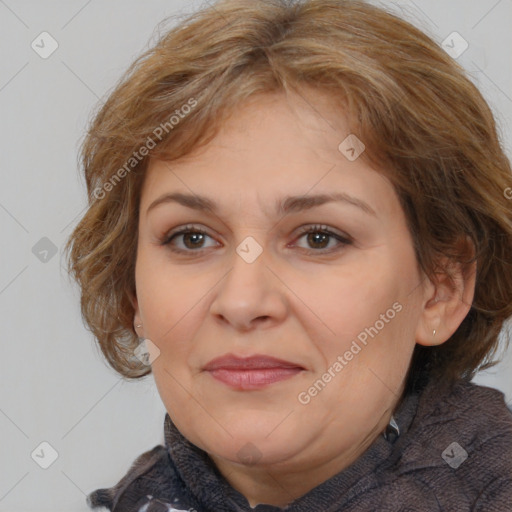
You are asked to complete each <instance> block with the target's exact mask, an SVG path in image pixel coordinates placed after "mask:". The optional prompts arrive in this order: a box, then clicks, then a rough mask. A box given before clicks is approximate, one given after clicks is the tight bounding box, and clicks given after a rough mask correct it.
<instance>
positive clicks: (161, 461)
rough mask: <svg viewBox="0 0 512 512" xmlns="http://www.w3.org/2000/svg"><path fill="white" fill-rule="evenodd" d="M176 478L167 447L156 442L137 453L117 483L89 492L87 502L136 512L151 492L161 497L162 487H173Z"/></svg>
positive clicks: (97, 505)
mask: <svg viewBox="0 0 512 512" xmlns="http://www.w3.org/2000/svg"><path fill="white" fill-rule="evenodd" d="M176 479H177V476H176V474H175V471H174V467H173V466H172V465H171V464H169V454H168V451H167V449H166V448H165V446H162V445H157V446H155V447H154V448H153V449H151V450H148V451H147V452H144V453H143V454H141V455H139V456H138V457H137V458H136V459H135V460H134V462H133V463H132V464H131V466H130V468H129V470H128V471H127V473H126V474H125V475H124V476H123V478H121V480H119V482H118V483H117V484H116V485H114V486H113V487H109V488H102V489H97V490H95V491H93V492H91V493H90V494H89V495H88V496H87V505H88V506H89V507H90V508H97V507H106V508H107V509H108V510H110V511H118V510H123V511H130V512H132V511H133V512H138V511H139V510H143V509H144V505H145V504H146V503H148V500H149V501H150V500H151V498H152V497H153V496H154V495H156V496H160V495H161V494H162V492H163V490H165V489H169V487H171V488H172V486H173V483H174V482H175V481H176Z"/></svg>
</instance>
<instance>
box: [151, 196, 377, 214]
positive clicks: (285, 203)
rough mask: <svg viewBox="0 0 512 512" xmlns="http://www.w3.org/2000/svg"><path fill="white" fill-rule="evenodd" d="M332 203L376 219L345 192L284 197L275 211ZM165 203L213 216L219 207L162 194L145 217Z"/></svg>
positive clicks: (199, 198) (202, 199) (201, 198)
mask: <svg viewBox="0 0 512 512" xmlns="http://www.w3.org/2000/svg"><path fill="white" fill-rule="evenodd" d="M332 202H342V203H346V204H349V205H352V206H355V207H357V208H359V209H361V210H362V211H364V212H365V213H367V214H369V215H372V216H374V217H377V214H376V213H375V210H374V209H373V208H372V207H371V206H370V205H369V204H368V203H365V202H364V201H362V200H361V199H358V198H357V197H354V196H351V195H350V194H347V193H345V192H337V193H331V194H317V195H306V196H286V197H284V198H282V199H280V200H278V201H277V203H276V208H275V209H276V213H277V214H282V215H286V214H288V213H294V212H301V211H304V210H309V209H311V208H314V207H316V206H321V205H323V204H326V203H332ZM166 203H178V204H181V205H182V206H185V207H187V208H190V209H192V210H197V211H205V212H210V213H214V214H217V213H218V211H219V206H218V205H217V203H215V201H213V200H212V199H210V198H208V197H205V196H201V195H197V194H183V193H181V192H173V193H169V194H164V195H162V196H160V197H159V198H157V199H155V200H154V201H153V202H152V203H151V204H150V205H149V207H148V209H147V210H146V215H147V214H148V213H149V212H150V211H151V210H152V209H153V208H155V207H157V206H158V205H161V204H166Z"/></svg>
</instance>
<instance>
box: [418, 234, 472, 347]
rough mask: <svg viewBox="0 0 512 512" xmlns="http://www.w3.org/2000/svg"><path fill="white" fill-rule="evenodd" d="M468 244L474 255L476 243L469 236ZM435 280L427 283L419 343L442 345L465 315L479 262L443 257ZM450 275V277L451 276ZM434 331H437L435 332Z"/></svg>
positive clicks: (469, 305) (468, 307)
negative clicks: (462, 261)
mask: <svg viewBox="0 0 512 512" xmlns="http://www.w3.org/2000/svg"><path fill="white" fill-rule="evenodd" d="M462 243H466V244H470V245H469V247H470V248H469V251H470V252H471V257H473V255H474V246H473V244H472V242H471V241H470V240H469V238H466V241H465V242H464V241H463V242H462ZM440 264H441V268H442V269H443V270H442V271H440V272H437V273H436V274H435V275H436V278H435V281H434V282H432V281H431V280H428V283H427V284H426V285H425V286H424V292H425V293H424V301H423V311H422V313H421V317H420V320H419V322H418V326H417V329H416V343H418V344H419V345H425V346H433V345H441V344H442V343H444V342H445V341H446V340H448V339H449V338H450V336H452V334H453V333H454V332H455V331H456V330H457V329H458V327H459V325H460V324H461V323H462V321H463V320H464V318H466V316H467V314H468V313H469V310H470V309H471V304H472V303H473V297H474V294H475V283H476V271H477V268H476V261H472V262H471V263H467V264H463V263H458V262H454V261H453V260H449V259H447V258H444V259H443V260H442V261H441V262H440ZM450 276H451V279H450ZM434 331H435V333H434Z"/></svg>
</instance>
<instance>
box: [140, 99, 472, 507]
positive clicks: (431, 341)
mask: <svg viewBox="0 0 512 512" xmlns="http://www.w3.org/2000/svg"><path fill="white" fill-rule="evenodd" d="M304 97H305V96H304ZM312 105H314V108H312ZM349 133H350V130H349V128H348V127H347V126H346V125H345V121H344V118H343V113H342V112H339V110H338V111H336V109H335V108H334V106H333V104H332V103H331V102H330V99H329V97H327V96H324V95H322V94H320V93H319V92H317V91H309V95H308V101H307V102H305V101H304V99H303V97H302V95H301V96H286V95H284V94H266V95H259V96H256V97H253V98H252V99H251V100H250V101H249V102H247V103H246V104H244V105H243V106H242V107H240V108H239V109H238V110H237V111H236V115H234V116H232V117H230V118H229V119H228V121H226V122H225V123H224V125H223V128H222V130H221V132H220V133H219V134H218V135H217V136H216V137H215V138H214V139H213V140H212V141H211V142H210V143H209V144H208V145H207V146H205V147H203V148H200V149H199V150H197V151H195V152H194V153H193V154H191V155H189V156H187V157H186V158H182V159H180V160H178V161H174V162H164V161H159V160H151V161H150V164H149V167H148V169H147V175H146V177H145V181H144V185H143V190H142V195H141V208H140V217H139V238H138V248H137V262H136V288H137V295H136V297H133V304H134V308H135V315H134V324H142V327H140V328H137V332H138V334H139V336H142V337H145V338H148V339H150V340H151V341H152V342H153V343H154V344H155V345H156V346H157V347H158V349H159V350H160V354H159V356H158V357H157V358H156V359H155V360H154V361H153V363H152V372H153V375H154V378H155V382H156V385H157V388H158V391H159V393H160V396H161V398H162V401H163V403H164V405H165V408H166V410H167V412H168V413H169V415H170V417H171V419H172V420H173V422H174V423H175V425H176V426H177V428H178V429H179V430H180V431H181V432H182V434H183V435H184V436H185V437H186V438H187V439H188V440H189V441H191V442H192V443H193V444H195V445H196V446H198V447H199V448H201V449H203V450H205V451H206V452H207V453H208V454H209V455H210V457H211V459H212V460H213V461H214V463H215V464H216V466H217V467H218V468H219V470H220V472H221V473H222V474H223V475H224V477H225V478H226V479H227V480H228V482H229V483H230V484H231V485H232V486H233V487H234V488H235V489H237V490H238V491H240V492H241V493H242V494H243V495H244V496H246V498H247V499H248V501H249V503H250V505H251V506H255V505H256V504H259V503H267V504H272V505H276V506H285V505H286V504H288V503H290V502H291V501H293V500H294V499H296V498H297V497H299V496H302V495H303V494H305V493H306V492H308V491H309V490H311V489H312V488H314V487H316V486H317V485H319V484H320V483H322V482H324V481H325V480H327V479H328V478H330V477H331V476H333V475H335V474H337V473H338V472H340V471H342V470H343V469H345V468H346V467H347V466H349V465H350V464H351V463H352V462H354V461H355V460H356V459H357V458H358V457H359V456H360V455H361V454H362V453H363V452H364V451H365V450H366V449H367V448H368V447H369V446H370V445H371V443H372V442H373V441H374V440H375V438H376V437H377V436H378V435H380V434H381V432H382V431H383V430H384V428H385V427H386V425H387V424H388V422H389V420H390V416H391V414H392V412H393V410H394V408H395V407H396V406H397V404H398V401H399V398H400V396H401V393H402V390H403V386H404V378H405V375H406V372H407V369H408V365H409V362H410V359H411V356H412V352H413V349H414V346H415V344H416V343H419V344H423V345H435V344H440V343H443V342H444V341H445V340H447V339H448V338H449V337H450V335H451V334H452V333H453V332H454V331H455V330H456V329H457V327H458V326H459V324H460V323H461V322H462V320H463V319H464V317H465V316H466V314H467V313H468V311H469V307H470V304H471V302H472V299H473V293H474V275H473V274H471V273H470V277H467V278H463V277H462V273H461V272H458V270H457V269H456V275H457V279H456V286H455V287H452V286H450V285H449V284H448V281H447V280H446V279H445V278H444V277H443V276H442V275H440V277H439V280H438V281H436V283H435V284H434V283H432V282H430V281H429V280H428V279H426V278H425V277H424V276H423V275H422V274H421V272H420V271H419V270H418V265H417V261H416V257H415V254H414V250H413V245H412V239H411V236H410V233H409V232H408V229H407V226H406V220H405V216H404V213H403V211H402V209H401V207H400V204H399V201H398V197H397V195H396V193H395V191H394V189H393V187H392V185H391V184H390V182H389V181H388V180H387V179H386V178H385V177H383V176H382V175H381V174H379V173H378V172H377V170H375V169H372V168H371V167H369V165H368V164H367V163H366V162H365V161H364V159H363V158H357V159H356V160H355V161H349V160H348V159H347V158H346V157H345V156H344V155H343V154H342V153H341V152H340V150H338V145H339V144H340V142H341V141H343V140H344V139H345V138H346V137H347V135H348V134H349ZM333 191H337V192H344V193H347V194H350V195H351V196H353V197H356V198H358V199H359V200H361V201H364V202H365V203H367V204H368V205H369V206H370V207H371V209H372V210H373V211H374V212H375V215H371V214H368V213H366V212H365V211H363V209H361V208H359V207H357V206H354V205H352V204H349V203H346V202H332V203H326V204H323V205H321V206H317V207H314V208H311V209H308V210H304V211H300V212H291V213H289V214H287V215H286V216H283V215H282V214H278V213H277V212H276V211H275V209H274V204H275V201H276V200H278V199H279V198H281V197H283V196H285V195H314V194H320V193H330V192H333ZM172 192H182V193H185V194H191V193H192V194H199V195H204V196H208V197H209V198H211V199H212V200H214V201H215V202H217V203H218V204H219V210H218V211H217V212H216V213H215V214H213V213H211V212H204V211H203V212H201V211H195V210H193V209H190V208H187V207H186V206H183V205H181V204H178V203H176V202H167V203H161V204H159V205H158V206H156V207H154V208H153V209H151V210H150V211H149V212H147V209H148V207H149V205H150V204H151V203H152V202H153V201H155V200H156V199H158V198H159V197H160V196H162V195H163V194H165V193H172ZM189 224H193V229H192V230H194V229H195V230H197V229H201V230H204V231H206V232H207V236H204V237H203V238H202V239H201V238H200V237H199V242H198V241H197V238H196V239H195V245H194V239H192V241H191V239H190V236H189V237H188V238H187V236H183V235H181V236H180V235H178V236H177V237H175V238H174V239H173V241H172V243H171V244H170V245H162V241H163V240H164V239H165V238H166V235H168V234H170V233H171V232H176V231H179V230H180V228H185V227H186V226H187V225H189ZM315 225H320V226H322V227H323V228H328V229H330V230H332V231H334V232H335V233H338V234H340V235H342V236H345V237H346V236H347V235H348V236H349V239H350V240H351V243H348V244H343V243H341V242H339V241H337V239H336V238H335V237H333V236H331V237H330V238H329V237H327V238H326V239H322V238H321V236H320V237H319V235H321V234H322V232H323V231H322V229H320V230H318V229H317V230H316V231H315V232H316V233H317V235H316V237H315V235H314V234H312V235H309V237H308V235H307V234H306V235H304V234H301V233H299V231H298V229H299V228H300V227H301V226H315ZM319 231H320V233H319V234H318V232H319ZM246 237H253V238H254V239H255V240H256V241H257V242H258V244H259V245H260V246H261V248H262V249H263V252H262V253H261V254H260V255H259V257H258V258H257V259H256V260H255V261H254V262H252V263H248V262H247V261H245V260H244V259H243V258H242V257H241V256H239V254H237V252H236V248H237V247H238V246H239V245H240V244H241V242H242V241H244V239H246ZM167 238H168V237H167ZM172 248H179V249H182V250H184V251H188V252H186V253H184V254H178V253H175V252H173V251H172ZM471 276H472V277H471ZM396 303H398V304H399V305H401V306H402V309H401V311H400V312H398V313H396V315H394V318H393V319H391V320H389V321H388V322H386V323H385V326H384V327H383V328H382V329H380V330H379V332H378V334H377V335H375V336H374V337H373V338H371V337H369V338H368V343H367V345H366V346H362V348H361V350H360V351H359V352H358V353H357V354H356V355H354V357H353V358H352V359H351V360H350V361H347V364H346V365H344V367H343V369H342V370H341V371H339V372H337V373H336V374H335V377H333V378H332V379H331V380H330V382H329V383H328V384H327V385H326V386H325V387H324V388H323V390H321V392H318V393H317V394H316V396H314V397H311V400H310V401H309V402H308V403H307V404H303V403H301V402H300V401H299V400H298V395H299V394H300V393H301V392H304V391H307V390H308V389H309V388H310V387H311V385H312V384H313V383H314V382H315V381H316V380H317V379H319V378H320V377H321V376H322V375H323V374H324V373H325V372H326V371H328V369H329V368H332V366H333V364H334V363H335V361H336V360H337V358H338V356H340V355H341V356H343V354H344V353H345V352H346V351H347V350H349V348H350V346H351V343H352V341H353V340H355V339H356V338H357V336H358V334H360V333H361V332H362V331H364V330H365V328H368V327H370V326H374V325H375V324H376V321H377V320H379V319H380V318H382V317H381V315H382V314H385V313H386V311H387V310H389V309H390V308H392V305H393V304H396ZM434 329H435V330H436V334H435V336H433V330H434ZM226 353H234V354H237V355H239V356H249V355H252V354H266V355H270V356H273V357H277V358H280V359H285V360H288V361H293V362H295V363H297V364H299V365H300V366H302V367H303V368H304V370H303V371H302V372H301V373H299V374H297V375H295V376H294V377H292V378H290V379H288V380H284V381H281V382H278V383H274V384H271V385H269V386H267V387H266V388H264V389H259V390H256V391H241V390H234V389H232V388H230V387H228V386H226V385H225V384H223V383H221V382H219V381H217V380H215V379H214V378H213V377H212V376H211V375H210V374H209V373H208V372H205V371H203V367H204V365H205V364H206V363H207V362H209V361H210V360H211V359H213V358H215V357H218V356H221V355H223V354H226ZM248 443H250V444H248ZM244 447H245V448H244ZM241 449H243V452H244V450H245V452H247V451H248V452H249V455H252V462H249V461H247V460H245V459H242V458H241V456H240V455H239V454H238V452H239V450H241Z"/></svg>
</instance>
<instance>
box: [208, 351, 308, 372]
mask: <svg viewBox="0 0 512 512" xmlns="http://www.w3.org/2000/svg"><path fill="white" fill-rule="evenodd" d="M266 368H301V369H303V367H302V366H301V365H299V364H297V363H293V362H291V361H285V360H284V359H278V358H276V357H272V356H266V355H263V354H256V355H253V356H249V357H239V356H235V355H234V354H225V355H223V356H220V357H216V358H215V359H212V360H211V361H210V362H209V363H207V364H206V366H205V367H204V368H203V369H204V370H207V371H211V370H219V369H228V370H257V369H266Z"/></svg>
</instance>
